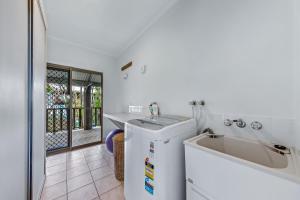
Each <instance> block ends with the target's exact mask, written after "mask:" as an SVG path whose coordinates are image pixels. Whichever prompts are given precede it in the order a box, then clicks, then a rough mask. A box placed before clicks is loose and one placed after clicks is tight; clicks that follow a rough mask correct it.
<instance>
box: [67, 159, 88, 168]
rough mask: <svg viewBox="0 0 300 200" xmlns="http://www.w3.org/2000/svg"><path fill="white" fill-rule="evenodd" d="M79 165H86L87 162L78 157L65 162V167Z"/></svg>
mask: <svg viewBox="0 0 300 200" xmlns="http://www.w3.org/2000/svg"><path fill="white" fill-rule="evenodd" d="M81 165H87V162H86V161H85V158H80V159H77V160H71V161H68V162H67V168H68V169H72V168H74V167H79V166H81Z"/></svg>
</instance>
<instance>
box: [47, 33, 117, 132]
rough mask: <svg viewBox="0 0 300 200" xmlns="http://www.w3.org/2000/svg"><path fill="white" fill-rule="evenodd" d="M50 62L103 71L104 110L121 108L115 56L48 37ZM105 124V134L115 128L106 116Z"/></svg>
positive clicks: (111, 110)
mask: <svg viewBox="0 0 300 200" xmlns="http://www.w3.org/2000/svg"><path fill="white" fill-rule="evenodd" d="M48 62H50V63H55V64H61V65H67V66H72V67H78V68H82V69H88V70H94V71H98V72H103V78H104V82H103V92H104V94H103V98H104V99H103V109H104V112H117V111H119V110H120V108H121V105H120V104H118V103H117V102H118V101H119V99H120V95H119V93H120V90H119V89H120V88H119V79H118V76H117V71H116V70H117V68H116V67H115V65H116V61H115V59H114V58H112V57H109V56H105V55H101V53H99V52H96V51H93V50H91V49H87V48H84V47H80V46H78V45H76V44H72V43H70V42H68V41H64V40H60V39H56V38H51V37H48ZM103 125H104V127H103V128H104V130H103V131H104V135H106V134H107V132H109V131H110V130H111V129H113V126H112V125H111V123H110V122H108V121H107V120H106V119H105V118H104V123H103Z"/></svg>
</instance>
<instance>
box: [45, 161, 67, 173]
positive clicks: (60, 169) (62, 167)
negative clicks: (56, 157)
mask: <svg viewBox="0 0 300 200" xmlns="http://www.w3.org/2000/svg"><path fill="white" fill-rule="evenodd" d="M66 170H67V166H66V163H63V164H59V165H55V166H53V167H48V168H47V169H46V175H47V176H49V175H53V174H56V173H59V172H63V171H66Z"/></svg>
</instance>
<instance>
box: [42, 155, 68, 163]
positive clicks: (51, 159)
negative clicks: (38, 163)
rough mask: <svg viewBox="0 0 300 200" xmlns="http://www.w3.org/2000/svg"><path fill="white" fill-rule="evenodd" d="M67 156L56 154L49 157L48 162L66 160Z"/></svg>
mask: <svg viewBox="0 0 300 200" xmlns="http://www.w3.org/2000/svg"><path fill="white" fill-rule="evenodd" d="M66 155H67V154H66V153H60V154H56V155H52V156H48V157H47V159H46V160H47V161H53V160H57V159H60V160H66Z"/></svg>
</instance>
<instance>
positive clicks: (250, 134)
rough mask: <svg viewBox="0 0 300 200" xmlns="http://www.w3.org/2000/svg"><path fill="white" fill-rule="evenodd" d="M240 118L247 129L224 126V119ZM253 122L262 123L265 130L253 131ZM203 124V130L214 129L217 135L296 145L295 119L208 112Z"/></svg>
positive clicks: (204, 116) (234, 125)
mask: <svg viewBox="0 0 300 200" xmlns="http://www.w3.org/2000/svg"><path fill="white" fill-rule="evenodd" d="M239 118H241V119H243V120H244V121H245V122H246V124H247V125H246V127H245V128H239V127H237V126H236V124H235V123H233V124H232V125H231V126H225V125H224V119H239ZM253 121H259V122H261V123H262V124H263V128H262V129H261V130H253V129H252V128H251V125H250V124H251V122H253ZM201 122H202V124H204V125H202V127H203V128H207V127H209V128H212V129H213V130H214V131H215V132H216V133H217V134H224V135H231V136H236V137H243V138H249V139H254V140H260V141H263V142H267V143H275V144H282V145H286V146H294V145H295V141H294V135H293V134H294V132H293V119H288V118H275V117H267V116H254V115H238V114H212V113H208V112H206V113H205V115H203V118H202V119H201ZM203 122H205V123H203ZM203 128H202V129H203Z"/></svg>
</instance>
